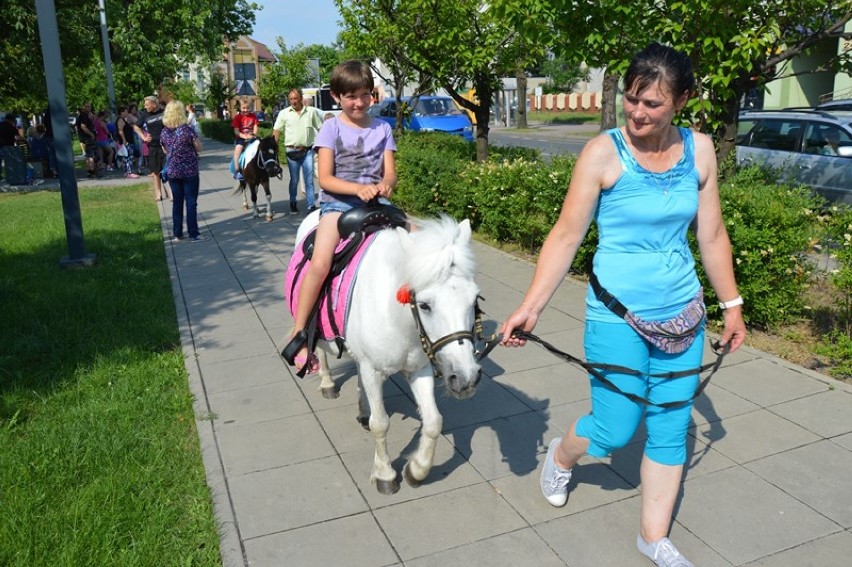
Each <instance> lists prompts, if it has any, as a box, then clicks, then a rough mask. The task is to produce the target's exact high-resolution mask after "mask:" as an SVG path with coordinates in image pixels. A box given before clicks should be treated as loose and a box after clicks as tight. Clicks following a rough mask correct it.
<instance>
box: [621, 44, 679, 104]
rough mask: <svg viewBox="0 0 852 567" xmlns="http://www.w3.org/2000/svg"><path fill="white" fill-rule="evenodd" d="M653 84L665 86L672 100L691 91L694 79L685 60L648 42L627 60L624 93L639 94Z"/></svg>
mask: <svg viewBox="0 0 852 567" xmlns="http://www.w3.org/2000/svg"><path fill="white" fill-rule="evenodd" d="M655 81H660V83H661V84H662V85H665V86H666V87H668V88H669V90H670V91H671V94H672V96H673V97H675V98H677V97H679V96H681V95H682V94H684V93H688V92H691V91H692V88H693V86H694V85H695V76H694V74H693V72H692V62H690V60H689V57H687V56H686V55H685V54H683V53H681V52H680V51H677V50H676V49H673V48H671V47H667V46H665V45H660V44H659V43H656V42H653V43H651V44H650V45H649V46H648V47H646V48H645V49H643V50H642V51H640V52H639V53H637V54H636V55H635V56H634V57H633V60H632V61H630V66H629V67H628V68H627V73H625V74H624V90H625V92H627V91H632V90H634V89H635V90H636V91H637V92H639V91H643V90H645V89H646V88H648V87H649V86H650V85H652V84H654V82H655Z"/></svg>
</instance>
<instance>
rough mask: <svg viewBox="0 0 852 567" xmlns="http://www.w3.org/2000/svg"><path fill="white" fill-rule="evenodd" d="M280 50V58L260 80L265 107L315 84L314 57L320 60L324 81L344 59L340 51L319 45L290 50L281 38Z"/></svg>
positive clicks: (281, 101)
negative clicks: (311, 61) (289, 93)
mask: <svg viewBox="0 0 852 567" xmlns="http://www.w3.org/2000/svg"><path fill="white" fill-rule="evenodd" d="M276 41H277V42H278V50H279V53H278V54H276V57H277V61H276V62H275V63H273V64H271V65H268V66H267V67H266V69H265V70H264V73H263V75H262V76H261V80H260V81H259V86H258V94H259V95H260V99H261V102H262V104H263V106H264V108H268V107H274V106H277V105H279V104H281V103H283V102H284V101H286V100H287V93H288V92H290V90H291V89H301V88H304V87H310V86H317V87H319V86H322V85H321V84H320V85H315V84H314V83H315V82H316V78H315V77H314V73H313V69H312V68H311V66H310V60H311V59H319V62H320V82H321V83H322V82H325V81H326V80H327V79H328V77H329V76H330V75H331V69H333V68H334V66H335V65H337V63H339V61H340V55H339V51H338V50H336V49H334V48H329V47H324V46H322V45H319V44H314V45H310V46H307V47H306V46H305V45H304V44H301V43H300V44H297V45H296V46H295V47H293V48H291V49H288V48H287V44H286V43H284V39H283V38H281V37H278V38H277V39H276Z"/></svg>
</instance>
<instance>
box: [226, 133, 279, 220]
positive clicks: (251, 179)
mask: <svg viewBox="0 0 852 567" xmlns="http://www.w3.org/2000/svg"><path fill="white" fill-rule="evenodd" d="M240 168H241V169H242V179H240V184H239V186H238V187H237V189H236V191H235V193H242V194H243V209H245V210H248V208H249V207H248V197H247V195H246V187H248V189H249V190H250V191H251V202H252V206H253V207H254V214H253V215H252V216H253V217H254V218H258V217H260V211H258V208H257V188H258V186H259V185H260V186H263V191H264V193H265V194H266V221H267V222H269V221H271V220H272V193H271V192H270V190H269V179H270V178H271V177H277V178H278V179H281V178H282V177H283V170H282V169H281V163H280V162H279V161H278V142H276V141H275V138H274V137H272V136H271V135H270V136H266V137H265V138H262V139H259V140H255V141H253V142H252V143H251V144H249V145H248V146H246V149H245V150H243V153H242V154H241V155H240ZM231 173H232V174H233V173H234V163H233V161H231Z"/></svg>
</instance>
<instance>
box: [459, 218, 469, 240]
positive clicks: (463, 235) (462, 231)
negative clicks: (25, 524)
mask: <svg viewBox="0 0 852 567" xmlns="http://www.w3.org/2000/svg"><path fill="white" fill-rule="evenodd" d="M459 240H461V242H462V244H467V243H468V242H470V220H469V219H464V220H463V221H461V222H460V223H459Z"/></svg>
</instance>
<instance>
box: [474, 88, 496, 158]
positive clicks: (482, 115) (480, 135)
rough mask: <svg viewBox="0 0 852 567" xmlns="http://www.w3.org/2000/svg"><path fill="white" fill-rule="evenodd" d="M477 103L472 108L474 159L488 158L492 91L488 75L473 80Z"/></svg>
mask: <svg viewBox="0 0 852 567" xmlns="http://www.w3.org/2000/svg"><path fill="white" fill-rule="evenodd" d="M473 86H474V89H476V98H477V99H478V104H477V105H476V109H475V110H474V114H475V115H476V161H486V160H487V159H488V130H489V129H490V128H489V123H490V122H491V97H492V96H493V94H494V92H493V90H492V89H491V84H490V83H489V82H488V77H484V78H482V79H481V80H476V81H474V85H473Z"/></svg>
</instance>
